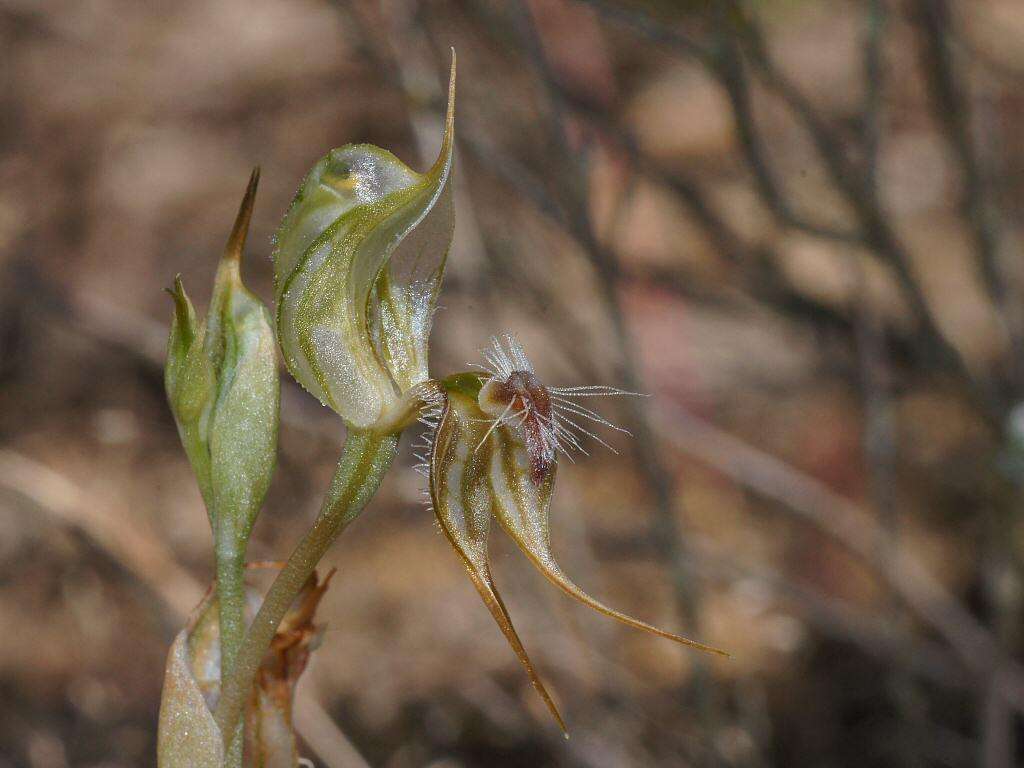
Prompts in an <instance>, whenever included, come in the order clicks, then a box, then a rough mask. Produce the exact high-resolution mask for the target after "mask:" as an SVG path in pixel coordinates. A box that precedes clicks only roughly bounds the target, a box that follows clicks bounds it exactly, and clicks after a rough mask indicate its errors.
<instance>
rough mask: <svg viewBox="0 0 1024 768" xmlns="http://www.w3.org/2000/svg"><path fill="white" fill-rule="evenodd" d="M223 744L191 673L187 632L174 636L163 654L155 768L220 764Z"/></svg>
mask: <svg viewBox="0 0 1024 768" xmlns="http://www.w3.org/2000/svg"><path fill="white" fill-rule="evenodd" d="M223 765H224V745H223V741H222V739H221V735H220V729H218V728H217V724H216V723H215V722H214V720H213V713H212V712H210V709H209V707H208V706H207V704H206V700H205V699H204V698H203V693H202V691H201V690H200V689H199V685H198V684H197V683H196V679H195V677H194V675H193V673H192V665H191V659H190V657H189V639H188V632H187V631H186V630H182V631H181V632H179V633H178V635H177V637H175V639H174V643H173V644H172V645H171V650H170V653H169V654H168V656H167V667H166V669H165V672H164V688H163V695H162V698H161V700H160V720H159V725H158V728H157V768H222V766H223Z"/></svg>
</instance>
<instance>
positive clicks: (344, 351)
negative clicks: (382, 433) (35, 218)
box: [273, 56, 455, 429]
mask: <svg viewBox="0 0 1024 768" xmlns="http://www.w3.org/2000/svg"><path fill="white" fill-rule="evenodd" d="M454 87H455V60H454V56H453V58H452V78H451V83H450V85H449V100H448V113H447V120H446V123H445V132H444V138H443V140H442V144H441V150H440V153H439V155H438V158H437V160H436V161H435V163H434V165H433V166H432V167H431V168H430V170H428V171H427V172H426V173H422V174H421V173H417V172H415V171H413V170H412V169H410V168H409V167H408V166H406V165H405V164H404V163H402V162H401V161H400V160H399V159H398V158H396V157H395V156H394V155H392V154H391V153H390V152H387V151H386V150H383V149H380V148H379V147H374V146H371V145H366V144H356V145H348V146H345V147H341V148H340V149H335V150H332V151H331V152H329V153H328V154H327V155H326V156H325V157H324V158H322V159H321V160H320V161H319V162H318V163H317V164H316V165H315V166H314V167H313V170H312V171H310V173H309V175H308V176H307V177H306V179H305V181H304V182H303V184H302V187H301V188H300V189H299V191H298V193H297V194H296V196H295V199H294V200H293V202H292V205H291V207H290V208H289V210H288V213H287V214H286V215H285V217H284V220H283V221H282V223H281V227H280V228H279V230H278V232H277V236H276V239H275V248H274V255H273V258H274V280H275V293H276V298H277V328H278V337H279V340H280V343H281V347H282V350H283V351H284V357H285V362H286V364H287V366H288V370H289V371H290V372H291V373H292V375H293V376H294V377H295V379H296V380H297V381H298V382H299V383H300V384H301V385H302V386H303V387H305V388H306V389H307V390H308V391H309V392H310V393H312V394H313V395H314V396H316V397H317V398H318V399H319V400H320V401H321V402H322V403H323V404H324V405H327V406H329V407H330V408H332V409H333V410H335V411H336V412H337V413H338V414H339V415H340V416H341V417H342V418H343V419H344V420H345V422H346V423H347V424H348V425H349V426H352V427H356V428H362V429H365V428H369V427H371V426H373V425H374V424H375V423H376V422H377V421H378V419H380V417H381V416H382V414H383V413H385V411H386V410H387V409H388V408H389V407H391V406H392V405H393V404H394V403H395V402H396V401H397V400H398V399H399V398H400V396H401V394H402V393H404V392H406V391H408V389H409V388H410V387H412V386H413V385H415V384H417V383H420V382H422V381H424V380H425V379H426V378H427V338H428V335H429V332H430V325H431V318H432V315H433V311H434V308H435V305H436V300H437V293H438V290H439V288H440V284H441V277H442V274H443V271H444V264H445V260H446V258H447V254H448V249H449V247H450V244H451V238H452V231H453V226H454V218H453V217H454V213H453V209H452V203H451V188H450V187H451V185H450V178H451V165H452V142H453V137H454Z"/></svg>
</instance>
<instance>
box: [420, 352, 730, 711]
mask: <svg viewBox="0 0 1024 768" xmlns="http://www.w3.org/2000/svg"><path fill="white" fill-rule="evenodd" d="M484 357H485V360H486V361H487V364H486V365H483V366H479V367H480V369H481V371H480V372H469V373H461V374H456V375H454V376H451V377H449V378H447V379H445V380H444V381H442V382H441V387H442V389H443V392H444V405H443V407H440V408H439V409H437V411H436V412H435V413H434V414H433V416H428V417H427V419H426V421H427V424H428V426H430V427H431V431H430V432H428V433H427V435H426V437H425V439H426V442H425V443H424V444H423V445H422V446H421V447H422V448H424V449H425V452H424V453H423V454H421V455H420V459H421V461H422V462H423V463H422V464H421V465H419V469H420V471H421V472H424V473H426V474H427V476H428V477H429V494H430V503H431V506H432V507H433V510H434V514H435V515H436V516H437V520H438V522H439V523H440V526H441V529H442V530H443V531H444V533H445V536H447V538H448V541H449V542H450V543H451V545H452V547H453V548H454V549H455V551H456V552H457V553H458V555H459V557H460V558H461V559H462V561H463V563H464V564H465V566H466V569H467V571H468V572H469V576H470V579H472V581H473V585H474V586H475V587H476V589H477V591H478V592H479V593H480V596H481V597H482V598H483V601H484V604H485V605H486V606H487V608H488V610H489V611H490V612H491V615H492V616H493V617H494V620H495V621H496V622H497V624H498V627H499V628H500V629H501V631H502V632H503V633H504V635H505V638H506V639H507V640H508V643H509V645H511V646H512V650H513V651H514V652H515V654H516V656H517V657H518V658H519V661H520V662H521V663H522V665H523V667H524V668H525V669H526V673H527V675H528V676H529V678H530V682H531V683H532V684H533V686H534V688H535V689H536V690H537V692H538V693H539V694H540V696H541V698H543V699H544V703H545V704H546V705H547V707H548V709H549V710H550V711H551V714H552V715H553V716H554V717H555V719H556V720H557V721H558V724H559V726H561V728H562V729H563V730H565V723H564V721H563V720H562V716H561V715H560V714H559V712H558V708H557V707H556V706H555V703H554V701H553V700H552V698H551V696H550V695H549V694H548V691H547V689H546V688H545V687H544V683H543V682H542V681H541V679H540V677H539V675H538V674H537V672H536V671H535V670H534V668H533V664H532V663H531V662H530V658H529V656H528V655H527V653H526V650H525V649H524V647H523V644H522V642H521V641H520V639H519V635H518V634H517V633H516V630H515V628H514V627H513V625H512V620H511V618H510V617H509V614H508V610H507V609H506V608H505V604H504V602H503V601H502V599H501V595H500V594H499V593H498V590H497V588H496V587H495V585H494V580H493V579H492V577H491V568H490V559H489V556H488V548H487V543H488V535H489V532H490V523H491V519H492V518H497V520H498V522H499V523H500V524H501V526H502V527H503V528H504V529H505V530H506V531H507V532H508V534H509V535H510V536H511V537H512V539H513V540H514V541H515V542H516V544H517V545H518V546H519V548H520V549H521V550H522V551H523V553H524V554H525V555H526V556H527V557H528V558H529V559H530V561H531V562H532V563H533V565H534V566H535V567H536V568H537V569H538V570H539V571H540V572H541V573H542V574H543V575H544V576H545V577H546V578H547V579H548V580H549V581H551V582H552V583H553V584H554V585H555V586H557V587H558V588H559V589H561V590H562V591H563V592H565V593H566V594H567V595H569V596H570V597H572V598H573V599H574V600H577V601H578V602H580V603H582V604H583V605H586V606H588V607H589V608H593V609H594V610H596V611H598V612H600V613H603V614H604V615H606V616H610V617H611V618H613V619H616V620H618V621H621V622H622V623H623V624H627V625H629V626H631V627H635V628H637V629H641V630H643V631H645V632H649V633H651V634H653V635H658V636H659V637H664V638H667V639H669V640H673V641H675V642H677V643H680V644H682V645H687V646H690V647H692V648H697V649H698V650H702V651H707V652H710V653H716V654H720V655H728V654H726V653H725V652H724V651H721V650H719V649H717V648H712V647H711V646H708V645H704V644H702V643H699V642H696V641H694V640H690V639H688V638H685V637H682V636H680V635H676V634H673V633H671V632H666V631H665V630H663V629H659V628H658V627H655V626H653V625H651V624H648V623H646V622H643V621H640V620H639V619H635V618H633V617H632V616H629V615H627V614H624V613H621V612H619V611H617V610H615V609H613V608H609V607H608V606H606V605H605V604H604V603H602V602H600V601H598V600H596V599H594V598H593V597H591V596H590V595H588V594H587V593H586V592H584V591H583V590H582V589H580V587H578V586H577V585H576V584H575V583H574V582H573V581H572V580H571V579H570V578H569V577H568V576H566V575H565V573H564V572H563V571H562V569H561V567H560V566H559V565H558V562H557V561H556V560H555V557H554V554H553V552H552V549H551V540H550V526H549V509H550V506H551V495H552V492H553V490H554V484H555V473H556V469H557V466H558V456H559V455H560V454H565V452H566V450H567V449H569V450H573V449H574V450H579V451H582V450H583V446H582V444H581V442H582V440H583V438H584V437H587V436H590V437H593V438H595V439H597V440H599V441H600V438H598V437H597V435H595V434H593V433H592V432H591V431H590V430H589V429H588V428H586V427H584V426H583V425H581V424H580V423H578V419H586V420H589V421H591V422H594V423H597V424H602V425H605V426H610V427H613V428H616V429H617V427H615V426H614V425H613V424H611V422H609V421H607V420H606V419H604V418H603V417H601V416H600V415H599V414H597V413H596V412H594V411H592V410H591V409H589V408H587V407H585V406H583V405H581V404H579V402H577V401H578V400H579V399H582V398H588V397H596V396H614V395H628V394H631V393H628V392H625V391H623V390H619V389H615V388H613V387H602V386H588V387H561V388H559V387H547V386H545V385H544V384H543V383H542V382H541V380H540V379H539V378H538V377H537V374H536V372H535V371H534V368H533V366H532V365H531V364H530V361H529V359H528V358H527V357H526V354H525V352H524V351H523V349H522V347H521V346H520V345H519V343H518V342H517V341H516V340H515V339H514V338H513V337H511V336H506V337H505V344H504V345H503V344H502V343H501V341H499V340H498V339H496V338H495V339H492V343H491V348H490V349H489V350H487V351H486V352H485V353H484ZM601 442H603V441H601Z"/></svg>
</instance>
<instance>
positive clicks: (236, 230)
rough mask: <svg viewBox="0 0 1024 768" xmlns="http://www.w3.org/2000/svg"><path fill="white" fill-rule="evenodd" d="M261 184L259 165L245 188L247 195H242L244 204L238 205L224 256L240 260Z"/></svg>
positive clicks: (254, 169)
mask: <svg viewBox="0 0 1024 768" xmlns="http://www.w3.org/2000/svg"><path fill="white" fill-rule="evenodd" d="M259 184H260V167H259V166H258V165H257V166H256V167H255V168H253V170H252V173H251V174H250V175H249V184H248V186H247V187H246V189H245V196H244V197H242V204H241V205H239V206H238V215H237V216H236V217H235V225H234V227H233V228H232V229H231V236H230V237H229V238H228V243H227V245H226V246H225V247H224V258H225V259H232V260H234V261H240V260H241V258H242V250H243V249H244V248H245V238H246V236H247V235H248V234H249V221H250V220H251V219H252V209H253V205H254V204H255V202H256V188H257V187H258V186H259Z"/></svg>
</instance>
